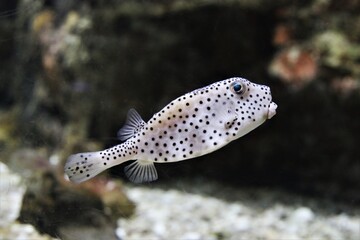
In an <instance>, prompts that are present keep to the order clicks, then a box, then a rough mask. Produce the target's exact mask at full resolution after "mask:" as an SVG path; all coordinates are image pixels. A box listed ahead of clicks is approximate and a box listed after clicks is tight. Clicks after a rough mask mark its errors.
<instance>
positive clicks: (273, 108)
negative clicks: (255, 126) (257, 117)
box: [267, 102, 277, 119]
mask: <svg viewBox="0 0 360 240" xmlns="http://www.w3.org/2000/svg"><path fill="white" fill-rule="evenodd" d="M276 109H277V104H276V103H274V102H271V103H270V105H269V110H268V114H267V119H271V118H272V117H273V116H275V114H276Z"/></svg>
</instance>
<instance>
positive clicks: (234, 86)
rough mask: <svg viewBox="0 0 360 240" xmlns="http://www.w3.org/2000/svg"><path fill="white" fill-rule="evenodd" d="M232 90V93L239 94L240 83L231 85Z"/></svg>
mask: <svg viewBox="0 0 360 240" xmlns="http://www.w3.org/2000/svg"><path fill="white" fill-rule="evenodd" d="M233 89H234V91H235V92H236V93H241V90H242V86H241V84H240V83H235V84H234V85H233Z"/></svg>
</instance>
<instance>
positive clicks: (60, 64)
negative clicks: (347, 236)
mask: <svg viewBox="0 0 360 240" xmlns="http://www.w3.org/2000/svg"><path fill="white" fill-rule="evenodd" d="M359 12H360V2H359V1H357V0H344V1H335V0H306V1H285V0H276V1H267V0H253V1H248V0H224V1H215V0H194V1H184V0H170V1H163V0H158V1H156V0H154V1H150V0H149V1H145V0H109V1H103V0H82V1H73V0H17V1H15V0H14V1H12V0H8V1H1V2H0V66H1V70H0V96H1V98H0V161H1V162H3V163H4V164H6V165H7V167H9V168H10V169H11V171H13V172H15V173H16V174H18V175H19V176H21V178H23V179H25V183H26V185H27V188H26V193H25V195H24V198H23V205H22V206H23V208H22V209H21V211H20V217H19V221H21V222H24V223H31V224H33V225H35V226H36V227H37V229H38V231H40V232H41V233H47V234H50V235H51V236H53V237H56V236H62V237H63V236H67V235H69V232H71V234H73V235H72V236H76V233H74V231H75V232H76V231H78V229H79V228H76V230H72V229H71V226H65V225H66V224H65V223H67V222H68V221H64V220H63V219H64V218H66V219H72V221H73V222H76V223H77V224H78V225H81V224H82V222H81V221H78V218H76V216H78V217H79V216H80V218H81V219H83V220H84V219H85V220H84V221H86V222H88V220H86V219H93V218H94V217H92V216H91V214H90V215H89V212H88V211H86V209H90V208H91V209H97V211H95V212H93V214H95V215H96V216H97V217H96V219H98V221H97V222H93V223H92V225H91V227H93V228H94V229H102V228H107V227H108V226H111V225H113V224H115V221H114V219H115V218H117V217H127V216H130V215H131V214H132V213H133V211H134V205H133V203H132V202H131V201H130V200H129V199H128V198H127V197H126V195H125V193H123V192H122V190H121V189H122V187H121V186H122V183H121V182H120V181H119V179H123V174H122V170H123V166H118V167H115V168H113V169H112V170H111V171H108V173H110V174H108V175H110V177H112V178H109V177H106V176H104V177H103V178H99V179H95V180H94V182H91V183H89V184H83V185H80V186H73V185H71V184H69V183H68V182H66V181H64V178H63V170H62V168H63V164H64V162H65V160H66V158H67V156H68V155H70V154H72V153H75V152H82V151H95V150H99V149H102V148H105V147H110V146H112V145H115V144H118V143H119V141H118V140H117V139H116V132H117V130H118V129H119V128H120V127H121V126H122V124H123V123H124V121H125V118H126V112H127V111H128V110H129V109H130V108H131V107H133V108H136V109H137V110H138V111H139V113H140V114H141V115H142V117H143V118H144V119H145V120H147V119H149V118H150V117H151V116H152V114H154V113H156V112H157V111H158V110H160V109H161V108H162V107H163V106H165V105H166V104H167V103H168V102H170V101H171V100H173V99H174V98H176V97H177V96H179V95H182V94H184V93H186V92H189V91H191V90H193V89H195V88H199V87H202V86H205V85H207V84H210V83H212V82H215V81H218V80H222V79H225V78H229V77H232V76H242V77H245V78H248V79H250V80H251V81H254V82H256V83H263V84H266V85H269V86H270V87H271V89H272V93H273V99H274V101H275V102H276V103H277V104H278V106H279V107H278V111H277V115H276V116H275V117H274V118H273V119H271V120H270V121H269V122H267V123H265V124H264V125H263V126H261V127H260V128H259V129H257V130H256V131H254V132H252V133H250V134H249V135H247V136H245V137H243V138H241V139H239V140H237V141H235V142H233V143H231V144H229V145H228V146H226V147H224V148H223V149H221V150H219V151H217V152H215V153H212V154H210V155H206V156H202V157H200V158H198V159H196V160H195V159H194V160H190V161H184V162H179V163H173V164H166V165H161V166H157V167H159V175H160V177H159V179H160V180H159V182H160V183H161V182H166V181H169V180H174V179H179V181H181V179H184V178H188V177H189V178H191V177H203V178H208V179H212V180H214V181H218V182H223V183H226V184H229V185H232V186H235V187H239V186H241V187H248V186H252V187H265V188H277V189H285V190H290V191H293V192H296V193H299V194H304V195H310V196H316V197H320V198H326V199H331V200H335V201H339V202H345V203H346V204H350V205H358V204H359V203H360V193H359V189H360V148H359V143H360V112H359V111H360V110H359V109H360V15H359ZM124 181H127V180H124ZM94 186H96V187H94ZM109 186H110V187H109ZM114 186H116V187H114ZM114 189H116V190H114ZM105 192H106V194H104V193H105ZM113 194H115V195H116V196H117V197H116V199H119V198H120V199H123V200H122V201H114V200H112V199H114V198H115V197H112V196H113ZM104 196H108V197H104ZM118 196H120V197H119V198H118ZM114 204H115V205H114ZM79 205H81V206H83V208H78V207H76V206H79ZM24 206H25V207H24ZM26 206H31V207H26ZM71 206H72V207H71ZM74 206H75V207H74ZM62 209H67V211H62ZM84 209H85V210H84ZM109 209H110V210H109ZM111 209H112V210H111ZM41 214H43V215H41ZM59 215H61V218H60V219H58V221H54V219H55V218H57V217H58V216H59ZM39 216H40V217H39ZM84 216H85V217H84ZM39 219H41V220H39ZM49 222H51V223H52V224H50V225H49V224H47V223H49ZM54 222H58V223H59V224H57V225H56V224H55V226H54ZM64 224H65V225H64ZM72 226H74V225H72ZM103 231H104V232H106V231H105V230H103ZM94 232H96V231H94ZM71 234H70V235H71ZM74 234H75V235H74ZM94 234H95V233H94ZM109 234H110V235H111V234H112V233H110V232H109ZM88 239H90V238H88ZM95 239H99V238H96V237H95ZM105 239H106V238H105ZM107 239H108V238H107Z"/></svg>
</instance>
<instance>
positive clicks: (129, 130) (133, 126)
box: [117, 108, 145, 141]
mask: <svg viewBox="0 0 360 240" xmlns="http://www.w3.org/2000/svg"><path fill="white" fill-rule="evenodd" d="M144 125H145V122H144V120H142V118H141V117H140V115H139V114H138V113H137V111H136V110H135V109H133V108H131V109H130V110H129V112H128V114H127V118H126V122H125V124H124V126H123V127H122V128H121V129H120V130H119V131H118V133H117V136H118V138H119V139H120V140H121V141H125V140H127V139H129V138H131V137H132V136H134V135H135V134H136V133H137V132H138V131H139V130H140V129H141V128H142V127H143V126H144Z"/></svg>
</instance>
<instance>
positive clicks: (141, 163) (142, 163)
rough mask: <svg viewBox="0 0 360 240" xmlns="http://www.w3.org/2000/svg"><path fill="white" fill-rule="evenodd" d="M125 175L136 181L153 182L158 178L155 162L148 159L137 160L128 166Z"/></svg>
mask: <svg viewBox="0 0 360 240" xmlns="http://www.w3.org/2000/svg"><path fill="white" fill-rule="evenodd" d="M125 175H126V176H127V177H128V178H129V180H130V181H132V182H134V183H142V182H152V181H155V180H156V179H157V178H158V174H157V171H156V168H155V166H154V163H153V162H151V161H146V160H136V161H135V162H133V163H131V164H130V165H128V166H126V167H125Z"/></svg>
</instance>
